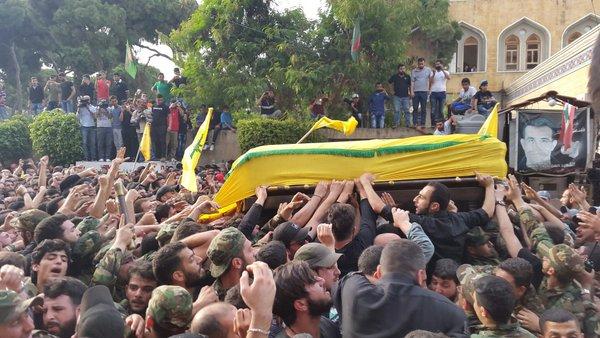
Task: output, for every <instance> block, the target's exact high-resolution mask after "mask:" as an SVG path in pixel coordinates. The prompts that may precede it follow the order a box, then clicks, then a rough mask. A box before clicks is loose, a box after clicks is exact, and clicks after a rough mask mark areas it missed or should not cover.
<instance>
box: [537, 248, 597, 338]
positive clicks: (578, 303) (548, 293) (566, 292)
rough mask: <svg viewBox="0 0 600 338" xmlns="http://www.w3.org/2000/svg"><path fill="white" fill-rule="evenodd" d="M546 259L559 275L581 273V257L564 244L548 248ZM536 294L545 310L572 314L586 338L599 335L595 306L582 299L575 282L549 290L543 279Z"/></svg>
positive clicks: (580, 291) (577, 284)
mask: <svg viewBox="0 0 600 338" xmlns="http://www.w3.org/2000/svg"><path fill="white" fill-rule="evenodd" d="M546 258H547V259H548V262H549V264H550V265H551V266H552V267H553V268H554V269H555V270H556V271H559V272H560V273H568V274H570V275H571V276H574V275H575V274H577V273H579V272H581V271H583V259H582V257H581V256H580V255H579V254H578V253H577V252H576V251H575V250H574V249H572V248H571V247H569V246H567V245H565V244H558V245H555V246H553V247H552V248H550V249H549V250H548V255H547V256H546ZM538 293H539V295H540V298H541V300H542V302H543V304H544V305H545V306H546V308H547V309H551V308H555V307H557V308H561V309H565V310H567V311H569V312H571V313H573V314H574V315H575V316H576V317H577V319H578V320H579V322H580V324H581V328H582V330H583V332H584V334H585V336H586V337H594V336H597V335H600V322H599V319H598V313H597V312H598V311H597V309H596V306H595V305H594V303H593V302H591V301H589V300H586V299H584V297H583V293H582V289H581V286H580V285H579V283H577V282H576V281H575V280H572V281H571V282H570V283H568V284H567V285H566V286H565V287H562V288H552V289H550V288H549V287H548V280H547V279H545V280H544V281H543V282H542V285H541V286H540V289H539V291H538Z"/></svg>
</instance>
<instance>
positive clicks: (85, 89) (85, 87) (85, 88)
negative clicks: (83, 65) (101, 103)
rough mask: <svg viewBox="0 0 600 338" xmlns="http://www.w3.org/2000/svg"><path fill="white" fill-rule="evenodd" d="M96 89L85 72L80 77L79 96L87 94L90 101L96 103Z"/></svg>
mask: <svg viewBox="0 0 600 338" xmlns="http://www.w3.org/2000/svg"><path fill="white" fill-rule="evenodd" d="M95 94H96V90H95V88H94V85H93V84H92V82H91V81H90V76H89V75H87V74H85V75H83V76H82V77H81V84H80V85H79V94H78V95H79V96H85V95H87V96H89V97H90V102H91V103H92V104H94V103H96V97H95Z"/></svg>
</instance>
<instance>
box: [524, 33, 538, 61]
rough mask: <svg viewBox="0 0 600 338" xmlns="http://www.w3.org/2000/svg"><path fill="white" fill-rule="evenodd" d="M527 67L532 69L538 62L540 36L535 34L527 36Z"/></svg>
mask: <svg viewBox="0 0 600 338" xmlns="http://www.w3.org/2000/svg"><path fill="white" fill-rule="evenodd" d="M526 45H527V58H526V66H527V69H533V68H535V66H537V65H538V64H539V63H540V38H539V37H538V36H537V35H536V34H531V35H530V36H529V37H528V38H527V42H526Z"/></svg>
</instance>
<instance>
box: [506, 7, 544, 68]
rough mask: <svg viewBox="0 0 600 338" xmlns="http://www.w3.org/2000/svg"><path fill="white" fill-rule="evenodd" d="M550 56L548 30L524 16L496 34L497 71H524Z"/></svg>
mask: <svg viewBox="0 0 600 338" xmlns="http://www.w3.org/2000/svg"><path fill="white" fill-rule="evenodd" d="M549 56H550V31H548V29H546V27H544V26H542V25H541V24H539V23H537V22H535V21H533V20H531V19H529V18H527V17H524V18H522V19H520V20H517V21H515V22H514V23H512V24H510V25H509V26H508V27H506V28H505V29H503V30H502V31H501V32H500V34H499V35H498V59H497V60H498V71H519V72H525V71H528V70H529V69H532V68H534V67H535V66H537V65H538V64H540V63H541V62H542V61H544V60H546V59H547V58H548V57H549Z"/></svg>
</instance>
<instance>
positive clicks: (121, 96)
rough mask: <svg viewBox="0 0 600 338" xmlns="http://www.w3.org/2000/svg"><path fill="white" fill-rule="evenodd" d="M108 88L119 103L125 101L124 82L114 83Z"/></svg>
mask: <svg viewBox="0 0 600 338" xmlns="http://www.w3.org/2000/svg"><path fill="white" fill-rule="evenodd" d="M110 88H111V89H113V90H114V92H113V95H114V96H116V97H117V100H118V101H119V103H123V102H125V101H126V100H127V84H126V83H125V81H123V80H121V81H119V82H116V83H114V84H113V85H112V86H111V87H110Z"/></svg>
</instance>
